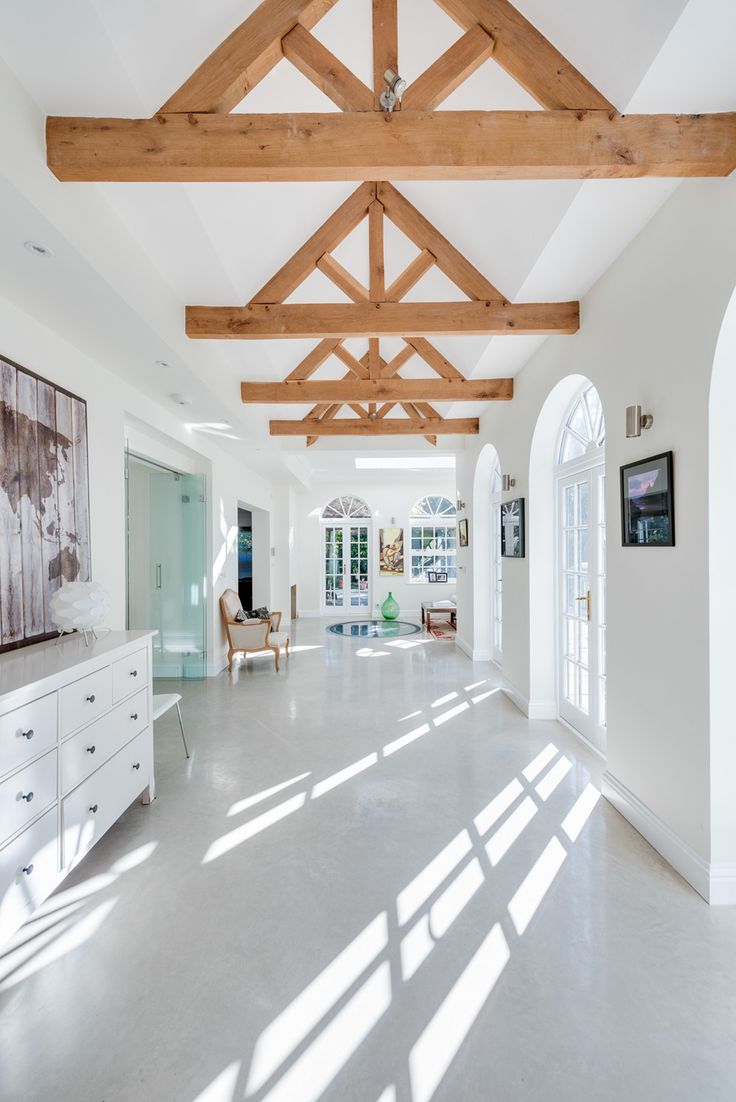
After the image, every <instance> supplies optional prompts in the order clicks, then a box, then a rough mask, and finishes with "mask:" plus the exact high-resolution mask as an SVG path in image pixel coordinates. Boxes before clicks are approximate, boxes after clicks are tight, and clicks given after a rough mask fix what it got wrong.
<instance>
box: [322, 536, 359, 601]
mask: <svg viewBox="0 0 736 1102" xmlns="http://www.w3.org/2000/svg"><path fill="white" fill-rule="evenodd" d="M368 535H369V530H368V525H366V524H326V525H325V528H324V576H323V577H324V584H323V589H322V600H323V605H324V610H325V611H326V612H332V611H335V610H339V609H360V608H364V609H368V608H370V593H369V579H370V571H369V561H368V554H369V547H370V540H369V538H368Z"/></svg>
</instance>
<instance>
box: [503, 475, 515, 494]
mask: <svg viewBox="0 0 736 1102" xmlns="http://www.w3.org/2000/svg"><path fill="white" fill-rule="evenodd" d="M515 485H516V479H515V478H512V477H511V475H510V474H502V475H501V489H502V490H510V489H511V487H512V486H515Z"/></svg>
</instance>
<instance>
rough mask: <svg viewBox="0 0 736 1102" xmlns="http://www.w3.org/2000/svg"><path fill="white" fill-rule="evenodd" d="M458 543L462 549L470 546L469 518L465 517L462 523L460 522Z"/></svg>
mask: <svg viewBox="0 0 736 1102" xmlns="http://www.w3.org/2000/svg"><path fill="white" fill-rule="evenodd" d="M457 530H458V543H459V544H460V546H461V547H467V546H468V518H467V517H463V519H462V520H461V521H458V525H457Z"/></svg>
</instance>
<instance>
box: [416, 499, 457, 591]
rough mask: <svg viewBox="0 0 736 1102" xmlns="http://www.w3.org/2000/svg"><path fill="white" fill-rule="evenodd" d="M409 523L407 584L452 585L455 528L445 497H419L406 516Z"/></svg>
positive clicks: (454, 577) (455, 548)
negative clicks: (433, 583) (446, 583)
mask: <svg viewBox="0 0 736 1102" xmlns="http://www.w3.org/2000/svg"><path fill="white" fill-rule="evenodd" d="M409 523H410V524H411V581H412V582H429V581H441V582H453V583H454V582H455V579H456V577H457V572H456V569H455V558H456V552H457V525H456V511H455V506H454V505H453V504H452V502H451V501H450V499H449V498H446V497H441V496H440V495H433V494H431V495H428V496H427V497H423V498H420V500H419V501H417V502H416V503H415V504H414V505H413V506H412V509H411V511H410V513H409Z"/></svg>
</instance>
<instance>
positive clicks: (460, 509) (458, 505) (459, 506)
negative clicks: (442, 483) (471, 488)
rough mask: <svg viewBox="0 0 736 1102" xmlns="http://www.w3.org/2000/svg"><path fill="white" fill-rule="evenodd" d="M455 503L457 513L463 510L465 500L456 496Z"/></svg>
mask: <svg viewBox="0 0 736 1102" xmlns="http://www.w3.org/2000/svg"><path fill="white" fill-rule="evenodd" d="M456 504H457V511H458V513H462V512H464V511H465V502H464V501H462V500H461V499H460V498H458V499H457V503H456Z"/></svg>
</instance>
